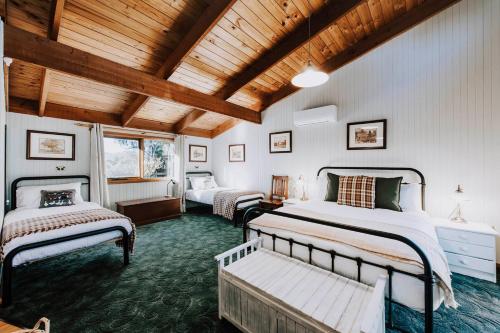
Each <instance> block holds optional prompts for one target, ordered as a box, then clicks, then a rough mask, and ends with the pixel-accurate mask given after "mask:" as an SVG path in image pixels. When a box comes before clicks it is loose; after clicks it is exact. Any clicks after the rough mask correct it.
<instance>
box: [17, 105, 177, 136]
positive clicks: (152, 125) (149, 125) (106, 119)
mask: <svg viewBox="0 0 500 333" xmlns="http://www.w3.org/2000/svg"><path fill="white" fill-rule="evenodd" d="M9 103H10V105H9V112H16V113H22V114H28V115H33V116H34V115H37V114H38V105H37V102H36V101H32V100H27V99H24V98H19V97H13V96H10V98H9ZM45 116H46V117H52V118H60V119H67V120H74V121H82V122H91V123H95V122H97V123H100V124H104V125H112V126H121V117H120V115H119V114H115V113H107V112H99V111H93V110H87V109H82V108H77V107H73V106H66V105H61V104H53V103H47V105H46V107H45ZM128 127H131V128H138V129H142V130H152V131H162V132H171V131H172V130H173V125H172V124H168V123H163V122H159V121H154V120H147V119H140V118H134V119H133V120H132V121H131V122H130V124H129V125H128Z"/></svg>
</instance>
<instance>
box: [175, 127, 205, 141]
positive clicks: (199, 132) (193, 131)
mask: <svg viewBox="0 0 500 333" xmlns="http://www.w3.org/2000/svg"><path fill="white" fill-rule="evenodd" d="M182 134H184V135H191V136H199V137H202V138H208V139H211V138H212V131H211V130H207V129H203V128H185V129H184V131H183V133H182Z"/></svg>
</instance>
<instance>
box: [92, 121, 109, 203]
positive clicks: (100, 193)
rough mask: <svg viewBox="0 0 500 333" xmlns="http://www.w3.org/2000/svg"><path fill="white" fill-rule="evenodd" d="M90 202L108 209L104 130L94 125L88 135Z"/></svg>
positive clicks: (98, 125)
mask: <svg viewBox="0 0 500 333" xmlns="http://www.w3.org/2000/svg"><path fill="white" fill-rule="evenodd" d="M90 201H92V202H95V203H97V204H99V205H101V206H103V207H105V208H109V207H110V204H109V191H108V181H107V177H106V161H105V157H104V130H103V128H102V125H101V124H94V126H93V127H92V129H91V134H90Z"/></svg>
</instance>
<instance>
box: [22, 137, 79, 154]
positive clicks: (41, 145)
mask: <svg viewBox="0 0 500 333" xmlns="http://www.w3.org/2000/svg"><path fill="white" fill-rule="evenodd" d="M26 159H28V160H67V161H74V160H75V134H66V133H55V132H43V131H34V130H28V131H27V136H26Z"/></svg>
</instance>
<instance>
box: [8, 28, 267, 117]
mask: <svg viewBox="0 0 500 333" xmlns="http://www.w3.org/2000/svg"><path fill="white" fill-rule="evenodd" d="M4 38H5V55H6V56H8V57H11V58H14V59H19V60H22V61H25V62H28V63H32V64H35V65H39V66H42V67H46V68H49V69H52V70H56V71H60V72H64V73H67V74H70V75H75V76H79V77H83V78H86V79H89V80H93V81H96V82H101V83H104V84H109V85H112V86H115V87H119V88H122V89H125V90H128V91H131V92H135V93H138V94H141V95H147V96H151V97H157V98H160V99H164V100H169V101H173V102H176V103H179V104H184V105H188V106H191V107H193V108H197V109H200V110H204V111H211V112H215V113H220V114H224V115H226V116H230V117H235V118H239V119H243V120H247V121H250V122H254V123H259V124H260V122H261V119H260V113H258V112H255V111H253V110H250V109H248V108H245V107H242V106H239V105H236V104H233V103H230V102H227V101H224V100H222V99H220V98H217V97H215V96H211V95H207V94H203V93H201V92H199V91H196V90H194V89H190V88H187V87H184V86H181V85H179V84H176V83H173V82H169V81H166V80H163V79H160V78H157V77H155V76H154V75H150V74H147V73H144V72H141V71H139V70H137V69H134V68H130V67H127V66H125V65H122V64H119V63H116V62H113V61H111V60H108V59H104V58H102V57H99V56H96V55H93V54H91V53H88V52H85V51H81V50H78V49H75V48H73V47H71V46H68V45H64V44H62V43H58V42H55V41H52V40H50V39H46V38H43V37H41V36H38V35H36V34H33V33H31V32H27V31H24V30H22V29H18V28H15V27H12V26H9V25H6V26H5V36H4Z"/></svg>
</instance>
